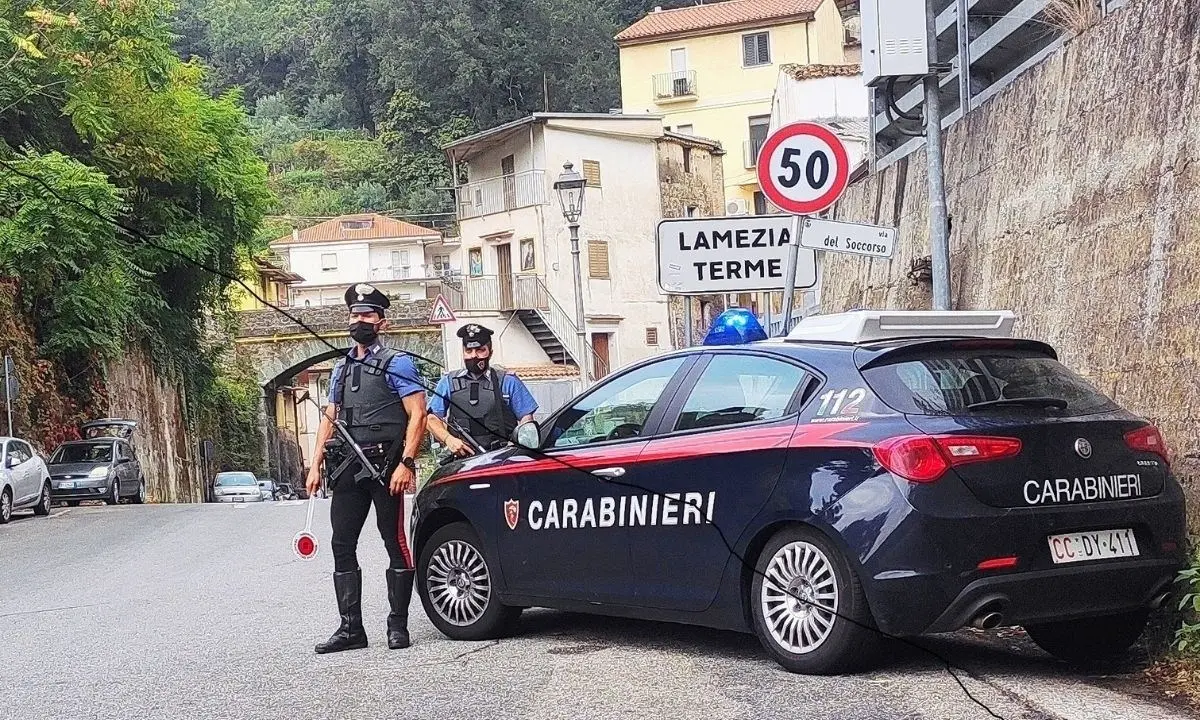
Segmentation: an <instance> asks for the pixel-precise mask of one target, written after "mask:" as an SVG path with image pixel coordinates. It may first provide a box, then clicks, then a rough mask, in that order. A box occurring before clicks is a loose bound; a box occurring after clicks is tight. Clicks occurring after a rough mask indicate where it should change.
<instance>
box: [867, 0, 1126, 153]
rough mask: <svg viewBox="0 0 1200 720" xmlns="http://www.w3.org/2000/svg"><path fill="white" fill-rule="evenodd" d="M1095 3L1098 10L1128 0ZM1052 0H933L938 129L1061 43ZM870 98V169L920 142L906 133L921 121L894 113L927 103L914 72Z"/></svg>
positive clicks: (917, 110)
mask: <svg viewBox="0 0 1200 720" xmlns="http://www.w3.org/2000/svg"><path fill="white" fill-rule="evenodd" d="M884 1H886V0H884ZM1093 1H1094V2H1096V3H1097V8H1098V9H1099V10H1098V12H1097V15H1098V16H1099V15H1103V14H1107V13H1109V12H1112V11H1113V10H1115V9H1116V8H1118V7H1120V6H1121V5H1123V4H1125V2H1127V0H1093ZM1052 2H1053V0H935V2H934V9H935V11H936V12H937V38H938V43H937V46H938V53H937V57H936V58H930V61H931V62H933V61H935V60H936V61H937V62H940V63H943V64H946V65H948V66H949V67H950V71H949V72H948V73H945V74H943V75H942V76H941V80H940V88H941V89H940V99H941V109H942V126H943V127H949V126H950V125H953V124H954V123H956V122H958V121H959V120H961V119H962V118H963V117H964V116H966V114H967V113H969V112H971V111H973V110H974V109H976V108H978V107H979V106H980V105H982V104H983V103H984V102H986V101H987V100H989V99H990V98H992V97H993V96H995V95H996V94H997V93H999V92H1000V91H1001V90H1003V89H1004V88H1006V87H1008V86H1009V85H1011V84H1012V82H1013V81H1014V80H1016V79H1017V78H1018V77H1020V76H1021V75H1022V74H1023V73H1025V71H1027V70H1029V69H1030V68H1032V67H1033V66H1035V65H1037V64H1038V63H1040V62H1041V61H1042V60H1043V59H1045V58H1046V57H1047V56H1048V55H1050V54H1051V53H1053V52H1055V51H1056V50H1057V49H1059V48H1060V47H1061V46H1062V44H1063V42H1065V40H1066V38H1067V37H1068V35H1069V32H1070V29H1068V28H1064V27H1061V26H1060V25H1059V24H1056V23H1055V22H1053V20H1052V17H1051V16H1049V15H1048V14H1047V7H1048V6H1050V5H1051V4H1052ZM964 69H965V70H964ZM870 101H871V119H870V122H871V133H870V135H871V145H872V152H871V154H870V158H871V161H872V165H873V167H872V171H875V170H878V169H881V168H884V167H887V166H888V165H891V164H893V163H895V162H896V161H898V160H900V159H901V158H903V157H905V156H907V155H909V154H911V153H913V152H915V151H917V150H918V149H920V148H921V147H923V146H924V143H925V139H924V137H913V136H912V135H910V134H906V133H905V132H904V130H905V129H907V130H914V129H916V130H919V129H920V127H919V123H914V122H913V121H910V120H905V119H903V118H902V117H900V116H901V115H902V114H904V115H910V116H912V115H916V116H919V115H921V112H922V110H923V108H924V104H925V102H924V92H923V89H922V81H921V79H920V78H916V79H909V80H905V81H898V82H896V83H895V85H894V86H892V87H891V88H890V90H889V88H888V87H887V85H886V84H884V85H882V86H880V87H876V88H872V89H871V91H870Z"/></svg>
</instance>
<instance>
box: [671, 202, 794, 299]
mask: <svg viewBox="0 0 1200 720" xmlns="http://www.w3.org/2000/svg"><path fill="white" fill-rule="evenodd" d="M793 222H794V219H793V218H792V217H791V216H789V215H742V216H737V217H712V218H687V219H676V220H663V221H661V222H659V224H658V242H657V246H658V247H657V252H656V255H657V258H658V287H659V289H661V290H662V291H663V292H664V293H666V294H668V295H705V294H708V293H736V292H770V291H774V290H783V289H784V288H785V287H786V286H787V269H788V267H787V265H788V247H789V246H790V245H791V244H792V241H793V237H794V235H793V233H794V232H795V228H794V226H793ZM816 284H817V254H816V252H815V251H813V250H810V249H800V250H799V253H798V261H797V265H796V282H795V287H799V288H804V289H807V288H811V287H814V286H815V285H816Z"/></svg>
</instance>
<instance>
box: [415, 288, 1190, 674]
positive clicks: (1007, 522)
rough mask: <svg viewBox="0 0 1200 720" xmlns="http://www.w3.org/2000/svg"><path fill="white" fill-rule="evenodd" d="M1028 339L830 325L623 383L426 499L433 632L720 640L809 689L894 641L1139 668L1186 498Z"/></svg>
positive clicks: (958, 316)
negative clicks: (542, 621)
mask: <svg viewBox="0 0 1200 720" xmlns="http://www.w3.org/2000/svg"><path fill="white" fill-rule="evenodd" d="M1013 322H1014V317H1013V315H1012V313H1005V312H993V313H987V312H924V313H902V312H895V313H892V312H875V311H873V312H861V313H846V314H842V315H827V316H814V317H811V318H805V319H804V320H803V321H802V322H801V323H800V324H799V325H798V326H797V327H796V329H795V330H793V331H792V332H791V333H790V335H789V336H788V337H787V338H786V339H776V340H770V341H764V342H754V343H751V344H743V345H737V346H733V347H719V346H708V347H699V348H692V349H689V350H684V351H680V352H675V353H669V354H664V355H657V356H654V357H652V358H649V359H647V360H645V361H643V362H640V363H638V364H635V365H633V366H631V367H628V368H625V369H623V370H622V371H620V372H617V373H614V374H613V375H611V376H609V377H607V378H605V379H604V380H603V381H601V382H600V383H598V384H596V385H595V386H593V387H591V388H590V389H588V390H587V391H586V392H585V393H584V394H583V395H581V396H580V397H578V398H576V399H575V400H573V401H571V402H569V403H567V405H566V406H565V407H564V408H562V409H561V410H559V411H557V412H555V413H554V414H552V415H551V416H550V417H549V418H548V419H547V421H546V423H545V424H544V426H543V427H539V426H538V425H537V424H534V423H527V424H525V425H522V426H521V427H519V428H518V429H517V432H516V433H515V439H516V440H517V441H518V442H519V444H520V446H519V447H509V448H505V449H501V450H496V451H493V452H490V453H486V454H480V455H476V456H474V457H469V458H463V459H461V460H457V461H455V462H453V463H450V464H448V465H444V466H442V467H441V468H439V469H438V470H437V471H436V472H435V473H434V474H433V476H432V478H431V480H430V481H429V483H428V484H427V485H426V486H425V487H424V488H423V489H422V490H421V491H420V493H419V494H418V495H417V498H416V502H415V504H414V505H415V507H414V511H413V522H414V525H415V532H414V533H413V534H414V536H415V538H416V542H415V546H416V547H415V550H416V557H417V578H416V579H417V589H418V592H419V593H420V597H421V601H422V603H423V604H424V606H425V609H426V612H427V613H428V614H429V618H430V619H431V620H432V621H433V624H434V625H435V626H436V627H437V628H438V629H439V630H440V631H441V632H442V633H444V634H445V635H447V636H449V637H451V638H454V639H458V640H479V639H483V638H489V637H496V636H499V635H502V634H504V633H506V632H509V631H510V630H511V629H512V628H513V624H514V622H515V621H516V620H517V618H518V616H519V614H520V613H521V609H522V608H526V607H538V606H543V607H554V608H559V609H563V610H569V611H576V612H590V613H602V614H607V615H615V616H624V617H637V618H643V619H650V620H669V621H674V622H683V623H692V624H699V625H706V626H711V627H715V628H723V629H730V630H740V631H745V632H753V633H755V634H756V635H758V637H759V639H760V640H761V642H762V644H763V646H764V647H765V648H766V650H767V651H768V652H769V653H770V654H771V656H772V657H774V658H775V659H776V660H777V661H778V662H779V663H780V664H782V665H783V666H784V667H786V668H787V669H789V670H792V671H796V672H804V673H834V672H840V671H844V670H848V669H852V668H854V667H855V666H858V665H860V664H861V663H863V662H864V661H865V660H867V659H868V658H870V656H871V653H870V652H869V650H870V648H871V647H872V646H874V644H875V641H876V640H878V639H879V635H878V634H877V633H875V632H874V629H876V628H877V629H878V630H880V631H882V632H883V633H886V634H889V635H894V636H917V635H923V634H926V633H943V632H952V631H955V630H958V629H959V628H962V627H966V626H975V627H980V628H991V627H995V626H998V625H1020V626H1024V628H1025V629H1026V631H1028V633H1029V635H1030V637H1031V638H1032V639H1033V640H1034V641H1035V642H1036V643H1037V644H1038V645H1040V646H1041V647H1042V648H1044V649H1045V650H1047V651H1049V652H1050V653H1052V654H1054V655H1056V656H1058V657H1060V658H1063V659H1065V660H1069V661H1080V662H1085V663H1086V662H1091V661H1094V660H1101V659H1105V658H1108V657H1112V656H1117V655H1120V654H1121V653H1123V652H1125V651H1126V650H1127V649H1128V648H1129V647H1130V646H1132V645H1133V644H1134V642H1135V641H1136V640H1137V639H1138V637H1139V636H1140V635H1141V633H1142V630H1143V628H1144V627H1145V626H1146V623H1147V619H1148V616H1149V613H1150V611H1151V610H1152V609H1155V608H1158V607H1161V606H1162V605H1163V604H1164V603H1166V602H1167V601H1168V597H1169V594H1170V592H1171V586H1172V581H1173V579H1174V577H1175V574H1176V572H1177V571H1178V570H1179V569H1180V568H1181V567H1183V565H1184V560H1185V555H1186V552H1187V547H1186V543H1187V529H1186V525H1185V522H1184V518H1185V514H1184V498H1183V491H1182V488H1181V487H1180V484H1179V483H1178V482H1177V481H1176V479H1175V477H1174V475H1173V474H1172V472H1171V467H1170V460H1169V456H1168V453H1167V450H1166V448H1165V446H1164V444H1163V439H1162V437H1161V436H1160V435H1159V432H1158V430H1157V429H1156V428H1155V427H1154V426H1153V425H1151V424H1149V423H1148V422H1146V420H1144V419H1142V418H1139V417H1137V416H1135V415H1133V414H1132V413H1130V412H1128V411H1126V410H1125V409H1123V408H1121V407H1120V406H1119V405H1117V404H1116V403H1115V402H1113V401H1112V400H1111V399H1109V398H1107V397H1105V396H1104V395H1103V394H1102V393H1101V392H1099V391H1098V390H1097V389H1096V388H1094V387H1093V386H1092V385H1090V384H1089V383H1088V382H1086V381H1085V380H1084V379H1083V378H1081V377H1080V376H1079V375H1076V374H1075V373H1073V372H1071V371H1070V370H1069V369H1068V368H1067V367H1065V366H1064V365H1063V364H1062V363H1060V362H1059V361H1058V356H1057V354H1056V353H1055V351H1054V350H1053V348H1051V347H1050V346H1049V345H1046V344H1045V343H1042V342H1037V341H1034V340H1022V339H1018V338H1014V337H1012V336H1011V328H1012V324H1013ZM727 543H728V545H727ZM743 558H744V561H743Z"/></svg>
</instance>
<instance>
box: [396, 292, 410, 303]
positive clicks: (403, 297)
mask: <svg viewBox="0 0 1200 720" xmlns="http://www.w3.org/2000/svg"><path fill="white" fill-rule="evenodd" d="M396 299H397V300H399V301H400V302H411V301H412V293H399V294H398V295H396Z"/></svg>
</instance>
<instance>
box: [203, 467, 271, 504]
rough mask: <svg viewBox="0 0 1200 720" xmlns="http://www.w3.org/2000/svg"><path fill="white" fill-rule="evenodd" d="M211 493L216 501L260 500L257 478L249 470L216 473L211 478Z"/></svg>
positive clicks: (260, 494)
mask: <svg viewBox="0 0 1200 720" xmlns="http://www.w3.org/2000/svg"><path fill="white" fill-rule="evenodd" d="M213 495H215V496H216V499H217V502H233V503H237V502H262V501H263V496H262V491H261V490H259V488H258V478H256V477H254V473H250V472H223V473H217V477H216V479H215V480H213Z"/></svg>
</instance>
